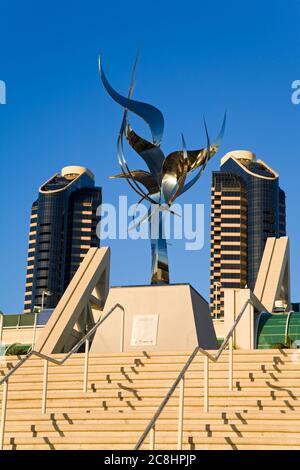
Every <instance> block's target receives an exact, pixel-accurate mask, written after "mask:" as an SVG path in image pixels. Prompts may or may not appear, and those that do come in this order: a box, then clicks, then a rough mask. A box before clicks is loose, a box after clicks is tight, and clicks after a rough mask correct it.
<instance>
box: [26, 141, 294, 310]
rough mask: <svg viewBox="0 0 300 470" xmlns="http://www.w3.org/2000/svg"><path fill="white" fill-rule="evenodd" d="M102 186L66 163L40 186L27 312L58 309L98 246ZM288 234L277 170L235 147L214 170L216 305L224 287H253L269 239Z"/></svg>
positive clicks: (219, 304)
mask: <svg viewBox="0 0 300 470" xmlns="http://www.w3.org/2000/svg"><path fill="white" fill-rule="evenodd" d="M101 202H102V191H101V188H100V187H96V186H95V180H94V175H93V174H92V173H91V172H90V171H89V170H88V169H87V168H84V167H79V166H68V167H66V168H63V169H62V171H61V173H58V174H56V175H54V176H53V177H52V178H50V179H49V180H48V181H47V182H46V183H44V184H43V185H42V186H41V187H40V189H39V195H38V199H37V200H36V201H35V202H34V203H33V205H32V210H31V219H30V234H29V248H28V259H27V273H26V291H25V303H24V313H31V312H33V311H35V310H36V309H39V310H40V309H43V308H54V307H55V306H56V305H57V303H58V301H59V299H60V298H61V296H62V295H63V293H64V291H65V289H66V287H67V286H68V284H69V282H70V281H71V279H72V277H73V275H74V273H75V272H76V270H77V268H78V266H79V265H80V263H81V261H82V259H83V258H84V256H85V255H86V253H87V251H88V249H89V248H90V247H99V245H100V240H99V238H98V236H97V231H96V228H97V225H98V223H99V222H100V213H99V210H98V211H97V209H98V208H99V206H101ZM285 235H286V214H285V193H284V191H282V190H281V189H280V187H279V175H278V174H277V173H276V172H275V171H274V170H272V169H271V168H270V167H269V166H268V165H267V164H266V163H264V162H263V161H262V160H256V157H255V155H254V154H253V153H251V152H248V151H239V150H236V151H233V152H229V153H227V154H226V155H225V156H224V157H223V158H222V159H221V169H220V171H216V172H213V174H212V201H211V278H210V284H211V289H210V305H211V312H212V314H213V315H214V316H216V317H222V316H223V314H224V304H223V289H224V288H227V287H231V288H235V287H236V288H243V287H246V286H247V287H249V288H250V289H254V285H255V281H256V276H257V273H258V270H259V266H260V262H261V259H262V255H263V251H264V247H265V243H266V240H267V238H268V237H281V236H285Z"/></svg>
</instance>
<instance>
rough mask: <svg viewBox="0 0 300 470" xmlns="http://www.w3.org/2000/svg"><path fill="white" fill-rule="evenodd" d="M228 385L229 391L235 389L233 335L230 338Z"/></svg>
mask: <svg viewBox="0 0 300 470" xmlns="http://www.w3.org/2000/svg"><path fill="white" fill-rule="evenodd" d="M228 363H229V364H228V385H229V391H230V392H232V390H233V337H232V335H231V336H230V339H229V352H228Z"/></svg>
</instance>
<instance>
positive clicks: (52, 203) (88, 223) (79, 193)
mask: <svg viewBox="0 0 300 470" xmlns="http://www.w3.org/2000/svg"><path fill="white" fill-rule="evenodd" d="M101 194H102V193H101V188H99V187H95V181H94V175H93V174H92V173H91V172H90V171H89V170H88V169H87V168H83V167H78V166H68V167H65V168H63V169H62V171H61V173H58V174H55V175H54V176H53V177H52V178H50V179H49V180H48V181H47V182H46V183H44V184H43V185H42V186H41V187H40V189H39V196H38V199H37V201H35V202H34V203H33V205H32V210H31V219H30V233H29V249H28V259H27V274H26V290H25V303H24V313H30V312H32V311H33V309H34V307H35V306H37V307H42V306H43V307H47V308H54V307H55V306H56V305H57V303H58V301H59V299H60V297H61V296H62V294H63V293H64V291H65V289H66V287H67V286H68V284H69V282H70V280H71V279H72V277H73V275H74V274H75V272H76V270H77V268H78V266H79V264H80V263H81V261H82V259H83V258H84V256H85V254H86V253H87V251H88V249H89V248H90V247H99V244H100V241H99V239H98V237H97V234H96V227H97V224H98V222H99V217H98V216H97V214H96V212H97V208H98V207H99V205H100V204H101V197H102V196H101Z"/></svg>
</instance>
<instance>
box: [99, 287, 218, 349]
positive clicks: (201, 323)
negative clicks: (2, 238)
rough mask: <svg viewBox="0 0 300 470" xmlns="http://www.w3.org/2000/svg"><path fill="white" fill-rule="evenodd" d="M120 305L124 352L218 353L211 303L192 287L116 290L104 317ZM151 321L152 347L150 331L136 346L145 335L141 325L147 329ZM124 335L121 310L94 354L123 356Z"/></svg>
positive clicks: (101, 332) (102, 333)
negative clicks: (136, 338) (199, 349)
mask: <svg viewBox="0 0 300 470" xmlns="http://www.w3.org/2000/svg"><path fill="white" fill-rule="evenodd" d="M116 303H119V304H121V305H122V306H123V307H124V310H125V313H124V340H123V351H136V350H145V349H147V351H148V350H149V351H151V350H155V351H168V350H169V351H172V350H176V351H178V350H185V351H189V350H190V351H192V350H193V349H194V348H195V347H196V346H197V345H200V346H201V347H203V348H204V349H217V338H216V334H215V330H214V327H213V322H212V318H211V316H210V312H209V307H208V303H207V302H206V300H204V299H203V297H202V296H201V295H200V294H199V293H198V292H197V291H195V290H194V289H193V288H192V287H191V286H190V285H189V284H180V285H168V286H130V287H113V288H111V289H110V291H109V294H108V298H107V301H106V303H105V308H104V311H103V316H105V314H106V312H108V311H109V310H110V309H111V308H112V307H113V306H114V305H115V304H116ZM141 317H143V318H141ZM148 320H149V323H148V327H149V328H150V329H151V328H152V329H153V332H152V336H153V337H152V339H153V342H152V344H149V341H147V338H146V337H148V339H149V337H150V336H151V331H150V333H149V331H148V332H147V331H146V330H145V331H146V332H145V341H144V344H143V338H142V336H141V341H140V344H133V341H132V338H133V336H134V335H135V333H136V334H137V335H138V334H141V335H142V334H143V333H141V332H138V331H137V332H136V331H135V330H136V329H137V328H138V322H139V321H140V329H143V328H144V327H145V323H146V322H147V321H148ZM143 322H144V323H143ZM151 322H152V324H151ZM154 330H156V331H154ZM121 331H122V310H121V309H117V310H116V311H114V312H113V313H112V315H111V316H110V317H109V318H108V319H107V320H106V321H105V322H104V323H103V324H102V326H101V327H100V328H99V329H98V330H97V332H96V334H95V337H94V340H93V343H92V347H91V351H92V352H119V351H120V347H121V342H122V341H121ZM149 334H150V336H149ZM147 335H148V336H147ZM150 343H151V341H150Z"/></svg>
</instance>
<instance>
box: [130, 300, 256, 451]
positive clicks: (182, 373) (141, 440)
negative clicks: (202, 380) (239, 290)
mask: <svg viewBox="0 0 300 470" xmlns="http://www.w3.org/2000/svg"><path fill="white" fill-rule="evenodd" d="M248 304H251V305H252V304H253V300H252V296H251V297H250V298H249V299H247V300H246V302H245V303H244V305H243V306H242V308H241V310H240V313H239V314H238V316H237V317H236V319H235V321H234V323H233V325H232V327H231V328H230V330H229V332H228V334H227V336H226V338H225V339H224V341H223V343H222V344H221V346H220V348H219V349H218V351H217V353H216V354H215V355H212V354H210V353H208V352H207V351H206V350H205V349H202V348H201V347H200V346H197V347H196V348H195V349H194V351H193V352H192V354H191V355H190V356H189V358H188V360H187V361H186V363H185V365H184V366H183V368H182V370H181V371H180V373H179V375H178V377H177V378H176V380H175V382H174V383H173V385H172V386H171V388H170V389H169V391H168V393H167V394H166V396H165V397H164V399H163V401H162V402H161V404H160V405H159V407H158V409H157V410H156V412H155V413H154V415H153V417H152V418H151V420H150V421H149V423H148V424H147V426H146V429H145V431H144V432H143V434H142V435H141V437H140V438H139V440H138V442H137V444H136V445H135V448H134V450H139V449H140V447H141V445H142V444H143V443H144V441H145V439H146V437H147V436H148V434H149V433H150V432H151V431H152V430H153V429H154V428H155V424H156V421H157V420H158V418H159V416H160V415H161V413H162V412H163V410H164V408H165V406H166V405H167V403H168V401H169V400H170V398H171V396H172V395H173V393H174V392H175V390H176V388H177V386H178V384H179V383H180V382H181V381H182V380H183V379H184V376H185V373H186V372H187V370H188V369H189V367H190V365H191V364H192V362H193V361H194V359H195V357H196V356H197V354H198V353H199V352H201V353H202V354H203V355H204V356H205V359H206V361H207V362H206V370H207V372H208V360H209V359H210V360H211V361H212V362H217V361H218V359H219V357H220V356H221V354H222V353H223V351H224V349H225V348H226V346H227V344H228V342H229V340H230V339H231V341H230V349H231V353H232V346H233V344H232V336H233V333H234V331H235V328H236V326H237V324H238V323H239V321H240V319H241V318H242V316H243V314H244V312H245V310H246V308H247V306H248ZM231 373H232V367H231ZM231 382H232V378H231ZM205 402H206V406H205V408H206V411H208V395H207V393H206V397H205ZM180 433H181V434H182V430H181V431H180ZM150 441H152V445H153V442H154V438H153V436H152V438H150ZM151 450H153V449H151Z"/></svg>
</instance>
